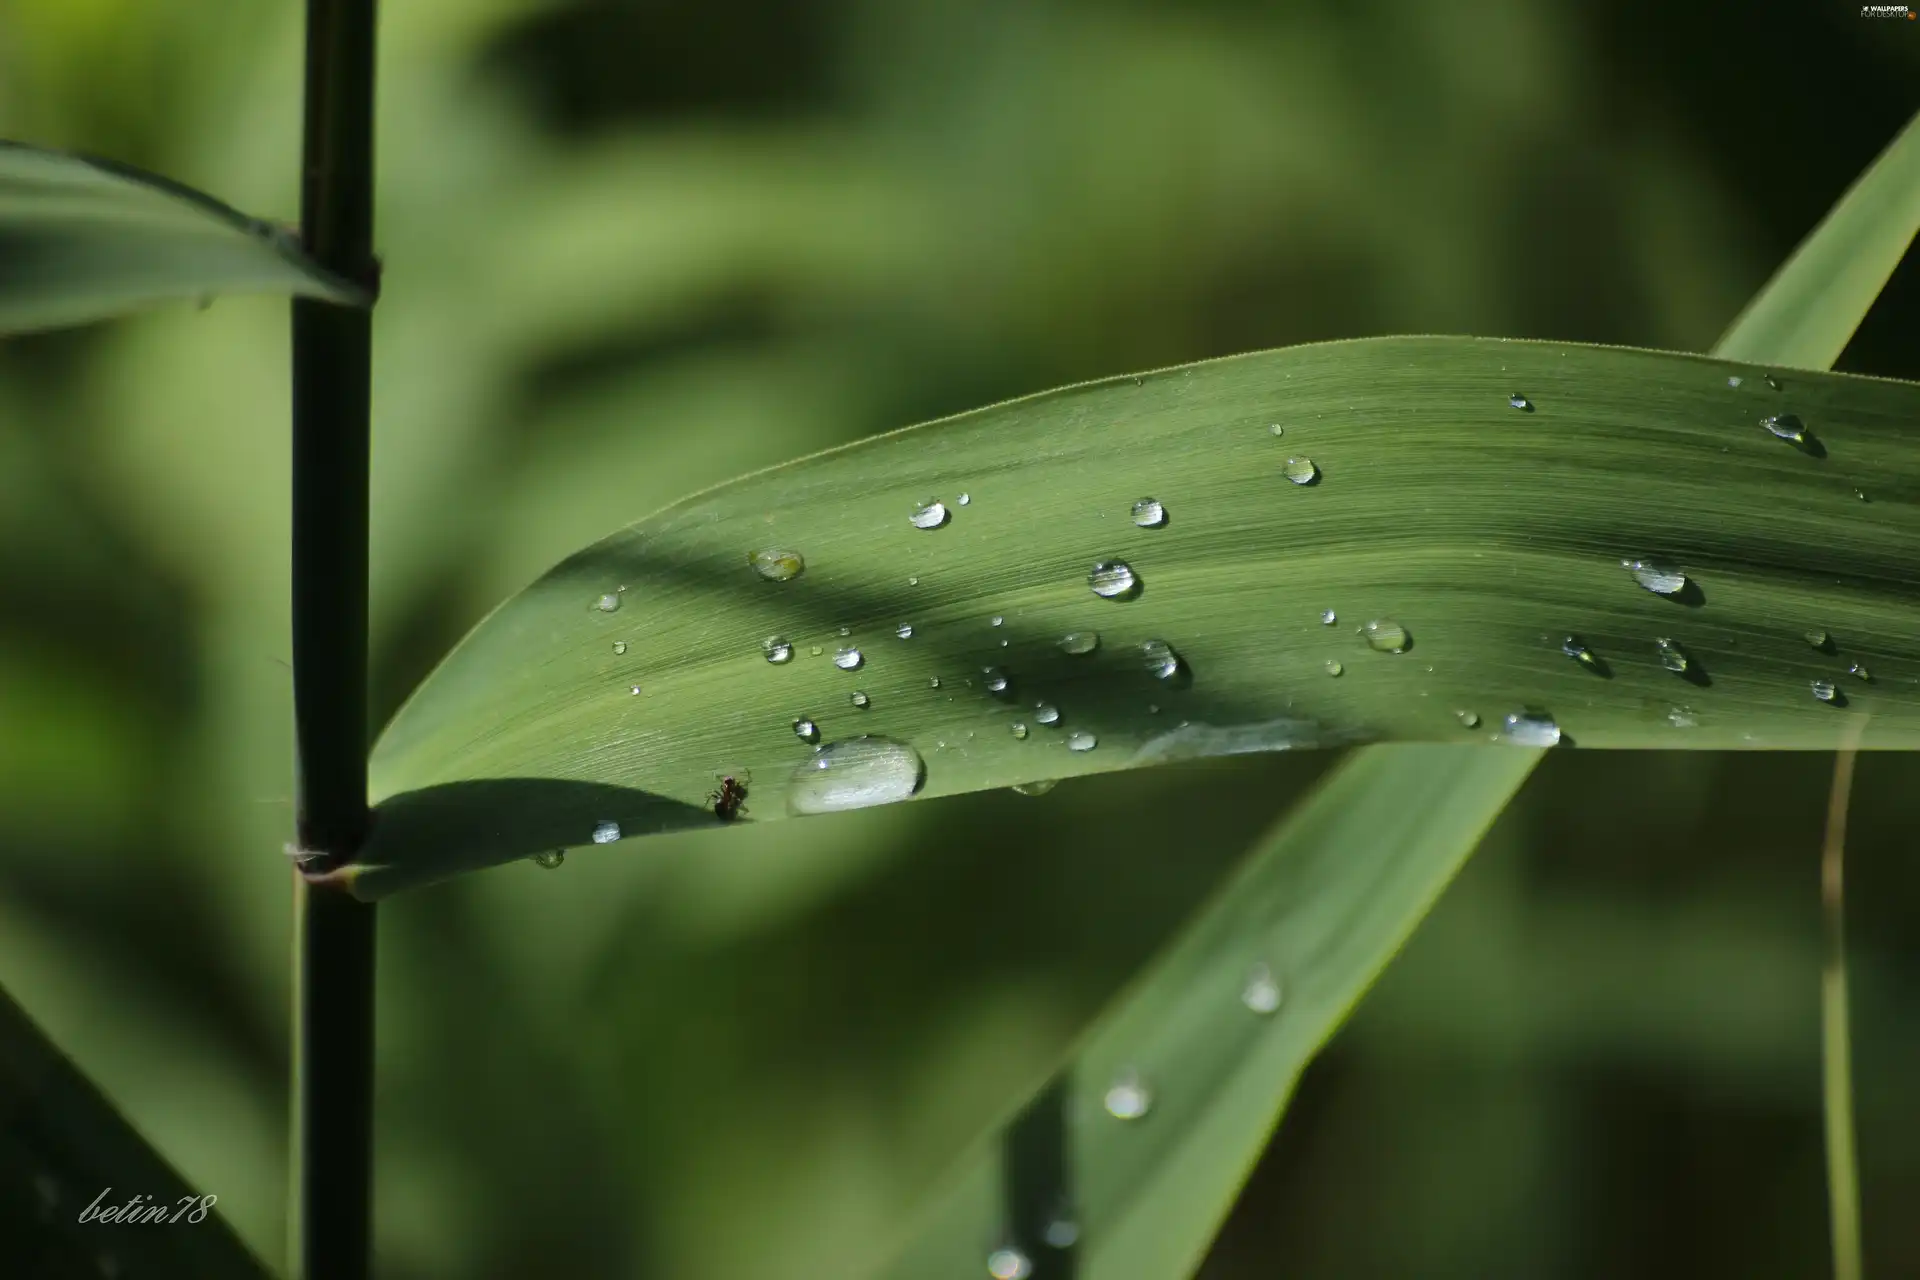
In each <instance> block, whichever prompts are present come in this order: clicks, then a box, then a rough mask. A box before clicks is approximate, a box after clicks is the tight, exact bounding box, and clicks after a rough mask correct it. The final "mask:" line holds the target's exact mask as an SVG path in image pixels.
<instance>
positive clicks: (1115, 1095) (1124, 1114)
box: [1104, 1069, 1153, 1120]
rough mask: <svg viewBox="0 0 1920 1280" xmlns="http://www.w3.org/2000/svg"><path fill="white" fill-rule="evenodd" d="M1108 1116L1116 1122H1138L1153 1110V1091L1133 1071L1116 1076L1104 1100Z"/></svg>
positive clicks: (1108, 1087) (1126, 1071) (1124, 1071)
mask: <svg viewBox="0 0 1920 1280" xmlns="http://www.w3.org/2000/svg"><path fill="white" fill-rule="evenodd" d="M1104 1101H1105V1103H1106V1107H1107V1114H1108V1115H1110V1116H1112V1117H1113V1118H1114V1119H1116V1120H1138V1119H1140V1117H1142V1116H1144V1115H1146V1114H1147V1112H1149V1111H1151V1110H1152V1109H1153V1090H1151V1089H1149V1088H1148V1087H1147V1082H1146V1081H1145V1080H1143V1079H1141V1078H1140V1073H1139V1072H1137V1071H1134V1070H1131V1069H1128V1070H1123V1071H1121V1072H1120V1073H1119V1074H1118V1075H1116V1076H1114V1078H1113V1083H1112V1084H1110V1085H1108V1086H1107V1094H1106V1098H1105V1099H1104Z"/></svg>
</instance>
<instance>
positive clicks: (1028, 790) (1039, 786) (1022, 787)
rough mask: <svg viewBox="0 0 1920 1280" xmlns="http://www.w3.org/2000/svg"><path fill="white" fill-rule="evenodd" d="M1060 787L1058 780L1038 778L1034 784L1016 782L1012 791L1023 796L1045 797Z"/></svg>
mask: <svg viewBox="0 0 1920 1280" xmlns="http://www.w3.org/2000/svg"><path fill="white" fill-rule="evenodd" d="M1059 785H1060V780H1059V779H1058V778H1038V779H1036V780H1034V781H1032V782H1016V783H1014V784H1013V786H1012V788H1011V790H1014V791H1018V792H1019V793H1020V794H1021V795H1023V796H1043V795H1045V794H1047V792H1049V791H1051V790H1053V789H1054V788H1055V787H1057V786H1059Z"/></svg>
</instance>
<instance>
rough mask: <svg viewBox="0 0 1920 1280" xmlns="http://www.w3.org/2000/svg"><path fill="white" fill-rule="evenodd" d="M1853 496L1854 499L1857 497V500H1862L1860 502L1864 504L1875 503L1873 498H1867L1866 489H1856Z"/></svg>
mask: <svg viewBox="0 0 1920 1280" xmlns="http://www.w3.org/2000/svg"><path fill="white" fill-rule="evenodd" d="M1853 496H1854V497H1856V498H1858V499H1860V501H1862V502H1871V501H1873V499H1871V498H1869V497H1868V496H1867V491H1866V490H1865V489H1855V490H1854V491H1853Z"/></svg>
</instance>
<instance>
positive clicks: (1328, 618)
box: [1320, 609, 1340, 627]
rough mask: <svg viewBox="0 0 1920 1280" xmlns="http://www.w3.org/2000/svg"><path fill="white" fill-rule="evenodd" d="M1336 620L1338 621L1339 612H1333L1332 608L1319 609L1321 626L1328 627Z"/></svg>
mask: <svg viewBox="0 0 1920 1280" xmlns="http://www.w3.org/2000/svg"><path fill="white" fill-rule="evenodd" d="M1338 621H1340V615H1339V614H1337V613H1335V612H1334V611H1333V610H1331V609H1322V610H1321V611H1320V625H1321V626H1323V627H1330V626H1332V625H1333V624H1334V623H1336V622H1338Z"/></svg>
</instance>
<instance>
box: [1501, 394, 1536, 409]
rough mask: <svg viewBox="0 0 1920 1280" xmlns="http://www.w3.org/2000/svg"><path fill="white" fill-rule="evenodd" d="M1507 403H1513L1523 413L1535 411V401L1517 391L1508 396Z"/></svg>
mask: <svg viewBox="0 0 1920 1280" xmlns="http://www.w3.org/2000/svg"><path fill="white" fill-rule="evenodd" d="M1507 403H1508V404H1510V405H1512V406H1513V407H1514V408H1516V409H1518V410H1520V412H1522V413H1532V412H1533V401H1531V400H1529V399H1527V398H1526V397H1525V396H1523V395H1521V394H1520V393H1519V392H1517V391H1516V392H1514V393H1513V394H1512V395H1510V396H1508V397H1507Z"/></svg>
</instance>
